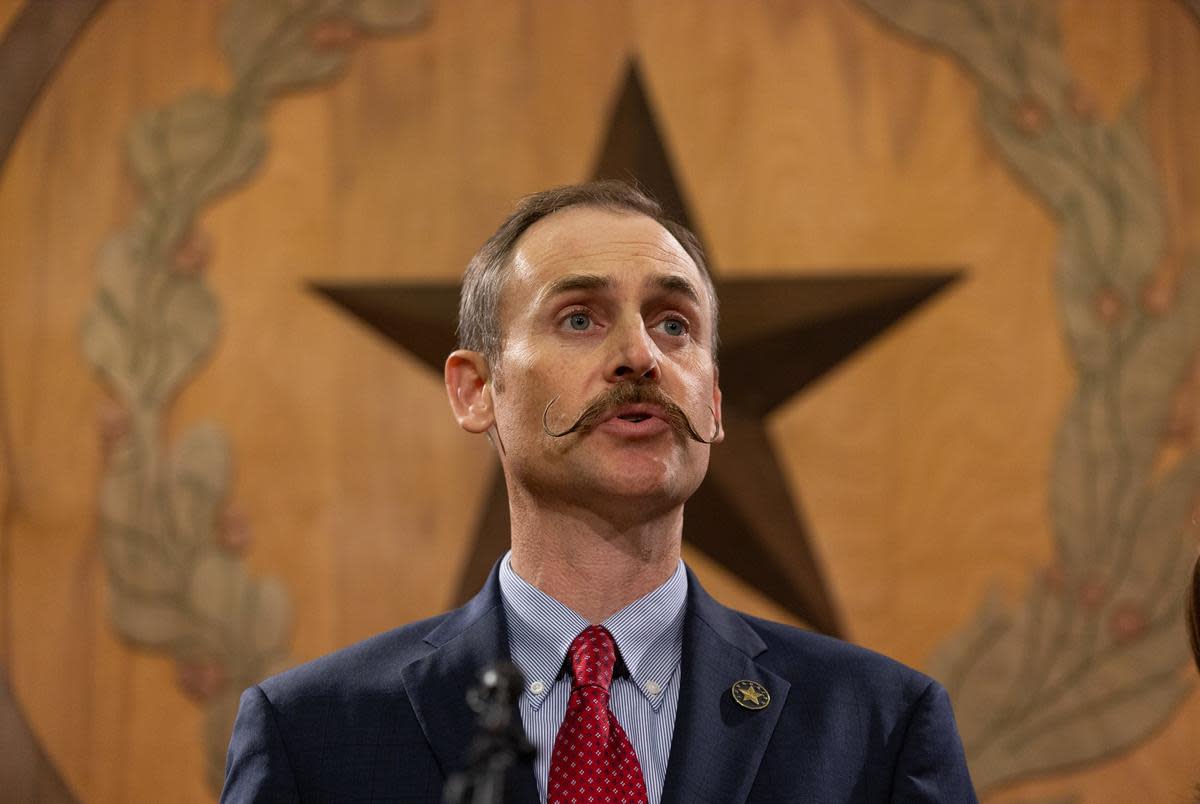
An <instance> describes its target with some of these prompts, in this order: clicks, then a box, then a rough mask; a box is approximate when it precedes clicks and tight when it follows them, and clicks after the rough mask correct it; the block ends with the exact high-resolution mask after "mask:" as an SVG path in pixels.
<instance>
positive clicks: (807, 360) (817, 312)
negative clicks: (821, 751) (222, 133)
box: [314, 62, 958, 635]
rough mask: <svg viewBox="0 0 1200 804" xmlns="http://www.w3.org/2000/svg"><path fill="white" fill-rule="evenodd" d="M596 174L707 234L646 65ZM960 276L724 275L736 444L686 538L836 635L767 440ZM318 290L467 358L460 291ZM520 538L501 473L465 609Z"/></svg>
mask: <svg viewBox="0 0 1200 804" xmlns="http://www.w3.org/2000/svg"><path fill="white" fill-rule="evenodd" d="M593 176H594V177H596V178H619V179H627V180H628V179H634V180H636V181H637V183H638V184H640V185H641V186H642V187H643V188H645V189H647V190H648V191H649V192H650V194H651V195H653V196H654V197H655V198H657V199H658V200H659V202H660V203H662V205H663V207H664V208H665V209H666V211H667V212H668V214H670V215H671V216H672V217H674V218H675V219H676V220H679V221H680V222H682V223H684V224H685V225H687V226H688V227H689V228H690V229H692V231H697V229H696V227H695V226H694V225H693V224H692V218H691V215H690V214H689V211H688V205H687V204H686V203H685V201H684V199H683V196H682V194H681V191H680V189H679V184H678V183H677V182H676V180H675V173H674V170H673V169H672V165H671V160H670V158H669V156H668V154H667V150H666V148H665V146H664V144H663V141H662V139H661V137H660V136H659V132H658V127H657V125H656V124H655V120H654V113H653V111H652V109H651V106H650V104H649V102H648V100H647V96H646V92H645V89H644V86H643V83H642V80H641V77H640V74H639V71H638V66H637V64H636V62H633V63H631V64H630V67H629V70H628V73H627V76H626V79H625V82H624V86H623V89H622V91H621V93H620V95H619V97H618V99H617V102H616V103H615V105H614V110H613V114H612V116H611V120H610V124H609V128H608V133H607V136H606V139H605V143H604V146H603V147H602V149H601V152H600V155H599V158H598V159H597V162H596V168H595V171H594V172H593ZM534 189H540V188H530V190H534ZM697 235H698V236H700V233H699V232H697ZM714 273H715V274H717V273H718V272H714ZM957 276H958V272H957V271H951V272H946V271H941V272H933V271H919V272H912V273H908V274H903V275H900V274H896V273H888V274H886V275H857V276H848V275H845V274H837V275H815V274H813V273H811V272H804V273H803V274H800V273H799V272H798V273H797V275H795V276H789V277H784V278H769V279H753V278H728V279H725V278H721V277H720V276H719V275H716V276H714V280H715V284H716V289H717V295H718V296H719V297H720V300H721V342H722V347H721V358H720V359H721V388H722V392H723V395H724V402H723V409H724V425H725V430H726V433H727V435H726V439H725V442H724V443H723V444H721V445H720V446H718V447H715V448H714V449H713V452H712V457H711V459H710V463H709V470H708V476H707V477H706V479H705V480H704V482H703V484H702V485H701V486H700V489H699V490H698V491H697V492H696V494H695V495H694V496H693V497H692V499H691V500H690V501H689V502H688V504H687V510H686V516H685V518H684V533H683V535H684V539H685V540H687V541H688V542H689V543H690V544H691V545H692V546H693V547H695V548H697V549H699V550H701V551H703V552H704V553H705V554H707V555H708V556H709V557H711V558H712V559H714V560H716V561H717V562H719V563H720V564H722V565H723V566H724V567H725V568H726V569H727V570H728V571H730V572H732V573H733V574H734V575H736V576H738V577H739V578H741V579H742V580H743V581H745V582H746V583H747V584H749V585H750V586H752V587H754V588H756V589H757V590H759V591H760V592H761V593H762V594H764V595H765V596H767V597H768V598H770V599H771V600H773V601H775V602H776V603H778V604H779V605H781V606H782V607H784V608H785V609H787V610H789V611H791V612H793V613H794V614H796V615H797V616H798V617H800V618H802V619H803V620H805V621H806V622H808V623H809V624H811V625H812V627H814V628H816V629H817V630H820V631H823V632H825V633H827V634H833V635H842V634H844V629H843V625H842V622H841V618H840V616H839V614H838V611H837V607H836V605H835V603H834V601H833V597H832V595H831V594H830V592H829V588H828V586H827V584H826V582H825V577H824V574H823V573H822V571H821V569H820V564H819V562H818V560H817V557H816V556H815V555H814V553H813V549H812V546H811V544H810V542H809V539H808V528H807V526H806V524H805V522H804V519H803V516H802V515H801V514H800V512H799V510H798V506H797V505H796V504H794V503H793V500H792V497H791V494H790V493H789V490H788V482H787V480H786V479H785V476H784V473H783V471H782V468H781V466H780V463H779V458H778V456H777V455H776V453H775V449H774V446H773V445H772V443H771V440H770V438H769V436H768V435H767V430H766V418H767V416H768V415H769V414H770V413H771V412H772V411H774V410H775V409H776V408H778V407H780V406H781V405H783V404H784V403H786V402H788V401H789V400H791V399H792V398H793V397H794V396H795V395H796V394H797V393H799V392H800V391H801V390H802V389H804V388H805V387H806V386H808V385H809V384H810V383H812V382H814V381H815V380H817V379H818V378H820V377H822V376H824V375H825V374H826V372H828V371H829V370H831V369H832V368H834V367H835V366H837V365H838V364H839V363H841V362H842V361H843V360H845V359H846V358H847V357H849V356H850V355H851V354H853V353H854V352H856V351H858V349H860V348H861V347H863V346H864V345H866V344H867V343H869V342H870V341H871V340H872V339H874V338H875V337H876V336H877V335H879V334H880V333H881V332H883V331H884V330H886V329H887V328H888V327H889V326H891V325H892V324H893V323H895V322H896V321H898V320H899V319H901V318H902V317H904V316H905V315H906V314H907V313H909V312H911V311H912V310H913V309H915V308H916V307H918V306H920V305H921V304H922V303H923V302H925V301H926V300H928V299H929V298H931V297H932V296H934V295H935V294H937V293H938V292H939V291H941V290H943V289H944V288H945V287H946V286H947V285H948V284H950V283H951V282H953V281H954V280H955V279H956V278H957ZM314 287H315V289H316V290H317V291H318V292H320V293H322V294H324V295H325V296H326V297H328V298H329V299H331V300H332V301H334V302H336V303H337V304H338V305H340V306H341V307H343V308H344V309H345V310H347V311H348V312H350V313H351V314H353V315H354V316H356V317H358V318H359V319H361V320H362V321H364V322H366V323H367V324H369V325H370V326H371V327H373V328H374V329H376V330H377V331H378V332H379V333H381V334H382V335H383V336H384V337H386V338H388V339H389V340H391V341H392V342H394V343H395V344H397V345H398V346H400V347H401V348H403V349H405V350H407V351H408V352H410V353H412V354H413V355H414V356H416V357H418V358H420V359H421V360H422V361H423V362H425V363H426V364H427V365H428V366H429V367H430V369H432V370H433V371H435V372H437V374H438V376H441V372H442V364H443V362H444V361H445V359H446V355H448V354H449V353H450V352H451V351H453V349H454V348H455V337H454V329H455V322H456V317H457V313H458V284H457V283H453V284H449V283H436V284H418V283H413V282H404V283H399V282H382V283H381V282H363V283H344V282H341V283H336V284H333V283H316V284H315V285H314ZM508 541H509V520H508V500H507V496H506V493H505V488H504V478H503V476H502V475H501V473H500V472H499V470H498V468H497V469H496V470H495V471H494V477H493V480H492V484H491V490H490V492H489V493H488V495H487V499H486V500H485V501H484V504H483V509H482V513H481V514H480V517H479V520H478V525H477V527H476V530H475V546H474V547H473V548H472V549H471V550H469V551H468V556H469V558H468V560H467V566H466V567H465V568H464V569H463V572H462V575H461V576H460V580H459V597H460V599H463V600H465V599H467V598H469V597H470V596H471V595H473V594H475V592H476V591H477V590H478V589H479V587H480V586H481V585H482V584H483V581H484V580H485V579H486V577H487V573H488V571H489V570H490V569H491V567H492V565H493V564H494V563H495V561H496V559H497V558H498V557H499V556H500V555H501V554H502V553H503V552H504V550H505V549H507V547H508Z"/></svg>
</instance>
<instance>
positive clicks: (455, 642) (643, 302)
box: [223, 182, 975, 804]
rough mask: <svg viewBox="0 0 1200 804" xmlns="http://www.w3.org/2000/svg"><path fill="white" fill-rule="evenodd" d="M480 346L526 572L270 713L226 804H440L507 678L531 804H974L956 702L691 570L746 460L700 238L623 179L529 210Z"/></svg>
mask: <svg viewBox="0 0 1200 804" xmlns="http://www.w3.org/2000/svg"><path fill="white" fill-rule="evenodd" d="M459 335H460V345H461V346H462V347H463V348H461V349H459V350H458V351H456V352H454V353H453V354H452V355H450V357H449V359H448V360H447V361H446V371H445V378H446V389H447V392H448V394H449V397H450V405H451V407H452V408H453V411H454V415H455V417H456V418H457V419H458V423H459V425H460V426H461V427H462V428H463V429H465V430H467V431H469V432H472V433H484V434H487V436H488V438H489V439H490V440H491V442H492V444H493V446H494V447H495V449H496V452H497V454H498V455H499V458H500V463H501V466H502V467H503V471H504V477H505V481H506V483H507V486H508V498H509V507H510V512H511V521H512V550H511V552H510V553H509V554H508V555H506V556H505V557H504V558H503V559H502V560H501V562H500V563H499V564H498V565H497V567H496V569H495V570H494V571H493V573H492V576H491V578H490V580H489V581H488V583H487V585H486V586H485V587H484V589H483V591H482V592H480V594H479V595H478V596H477V597H476V598H475V599H474V600H472V601H471V602H470V603H468V604H467V605H466V606H465V607H463V608H461V609H458V610H457V611H454V612H450V613H449V614H445V615H441V616H439V617H435V618H433V619H431V620H427V621H424V622H419V623H414V624H412V625H408V626H405V627H403V628H399V629H397V630H395V631H392V632H390V633H387V634H383V635H380V636H377V637H375V638H373V639H369V640H367V641H366V642H363V643H360V644H358V645H355V646H353V647H350V648H347V649H345V650H343V651H340V652H338V653H335V654H333V655H331V656H327V657H325V658H323V659H319V660H317V661H315V662H312V663H310V664H307V665H304V666H302V667H299V668H296V669H294V670H291V671H289V672H287V673H284V674H282V675H280V676H278V677H275V678H272V679H269V680H267V681H265V682H263V683H262V684H260V685H258V686H256V687H253V688H251V689H250V690H248V691H246V693H245V694H244V695H243V696H242V703H241V709H240V711H239V714H238V720H237V724H236V726H235V730H234V735H233V740H232V742H231V744H230V749H229V760H228V765H227V778H226V787H225V793H224V795H223V800H225V801H231V802H243V801H350V800H354V801H429V802H434V801H437V800H438V798H439V795H440V790H441V787H442V785H443V783H444V780H445V778H446V776H447V775H448V774H450V773H453V772H454V771H456V770H458V769H461V768H463V767H464V766H465V765H466V762H467V748H468V743H469V739H470V735H471V732H472V728H473V715H472V712H471V711H470V709H469V708H468V707H467V705H466V703H465V702H464V698H463V695H464V691H465V690H466V689H467V688H468V687H469V686H471V685H472V684H473V682H474V680H475V678H476V677H477V675H478V673H479V672H480V670H481V669H482V668H485V667H487V666H489V665H491V664H492V663H494V662H496V661H497V660H503V659H508V658H510V657H511V658H512V660H513V661H514V662H515V663H516V664H517V665H518V667H520V669H521V670H522V671H523V673H524V675H525V677H526V679H527V681H528V684H527V686H526V688H525V691H524V693H523V694H522V695H521V697H520V701H519V708H520V716H521V722H522V723H523V724H524V726H525V730H526V732H527V733H528V734H529V736H530V738H531V740H532V741H533V743H534V744H535V746H536V747H537V749H538V752H537V758H536V760H535V762H534V766H533V768H532V770H530V769H528V768H518V769H517V770H516V771H515V772H513V773H512V774H511V775H510V779H509V788H508V793H509V795H508V799H507V800H510V801H522V802H525V801H529V802H532V801H538V800H540V801H543V802H545V801H550V802H554V803H555V804H557V802H570V801H593V800H595V801H618V802H648V804H659V803H660V802H663V803H664V804H665V803H666V802H689V803H691V802H711V803H712V804H730V803H731V802H768V801H769V802H797V801H811V802H848V801H864V802H867V801H904V802H909V801H913V802H916V801H929V802H933V801H937V802H970V801H974V800H975V795H974V792H973V790H972V787H971V782H970V778H969V776H968V773H967V769H966V764H965V759H964V757H963V752H962V747H961V744H960V741H959V738H958V734H957V731H956V729H955V726H954V720H953V715H952V714H951V710H950V704H949V701H948V700H947V696H946V694H945V692H944V691H943V690H942V688H941V687H940V686H939V685H938V684H937V683H936V682H934V681H932V680H931V679H929V678H927V677H925V676H922V675H920V674H919V673H916V672H915V671H912V670H909V669H908V668H905V667H903V666H902V665H899V664H897V663H895V662H893V661H891V660H889V659H886V658H884V657H882V656H879V655H877V654H874V653H871V652H869V651H866V650H863V649H861V648H856V647H853V646H850V645H846V644H844V643H841V642H839V641H837V640H834V639H830V638H827V637H823V636H819V635H815V634H810V633H807V632H804V631H802V630H799V629H796V628H791V627H788V626H784V625H779V624H776V623H770V622H766V621H763V620H759V619H757V618H754V617H749V616H747V615H743V614H739V613H737V612H734V611H731V610H729V609H726V608H724V607H723V606H721V605H720V604H718V603H716V602H715V601H713V600H712V598H710V597H709V596H708V595H707V594H706V593H705V592H704V590H703V589H702V588H701V587H700V585H699V583H698V582H697V581H696V578H695V577H694V576H693V575H692V574H691V573H690V572H689V571H687V570H686V568H685V567H684V566H683V563H682V561H681V560H680V540H681V534H682V527H683V509H684V503H685V502H686V501H687V499H688V497H690V496H691V494H692V493H693V492H694V491H695V490H696V488H697V487H698V486H699V484H700V482H701V480H702V479H703V477H704V473H705V471H706V469H707V467H708V457H709V449H710V444H712V443H716V442H719V441H721V440H722V439H723V438H724V432H723V430H722V428H721V391H720V386H719V384H718V376H717V375H718V371H717V360H716V344H717V299H716V295H715V293H714V291H713V285H712V280H711V278H710V276H709V274H708V270H707V267H706V266H705V263H704V257H703V255H702V253H701V250H700V248H699V246H698V245H697V243H696V240H695V238H694V237H693V236H692V235H691V234H690V233H688V232H687V231H686V230H685V229H683V228H682V227H680V226H679V225H678V224H675V223H672V222H671V221H668V220H666V219H665V218H663V216H662V214H661V211H660V210H659V208H658V206H657V205H656V204H655V203H654V202H652V201H651V200H649V199H647V198H646V197H645V196H643V195H641V194H640V193H638V192H637V191H635V190H633V189H630V188H628V187H626V186H625V185H623V184H619V183H615V182H599V183H593V184H588V185H582V186H575V187H565V188H560V189H557V190H551V191H548V192H545V193H539V194H537V195H534V196H530V197H529V198H527V199H525V200H524V201H523V202H522V203H521V205H520V206H519V207H518V209H517V211H516V212H515V213H514V214H513V215H512V216H511V217H510V218H509V219H508V220H507V221H506V222H505V223H504V224H503V225H502V226H501V227H500V229H499V230H498V231H497V232H496V234H495V235H493V236H492V238H491V239H490V240H489V241H488V242H487V243H486V244H485V245H484V247H483V248H482V249H481V251H480V252H479V254H477V255H476V256H475V258H474V259H473V260H472V262H471V264H470V266H469V267H468V269H467V273H466V277H465V279H464V283H463V291H462V302H461V307H460V315H459ZM729 538H731V539H736V538H738V535H737V534H735V533H731V534H730V535H729Z"/></svg>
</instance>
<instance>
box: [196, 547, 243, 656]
mask: <svg viewBox="0 0 1200 804" xmlns="http://www.w3.org/2000/svg"><path fill="white" fill-rule="evenodd" d="M249 584H250V579H249V577H248V576H247V575H246V570H245V568H244V567H243V566H242V563H241V562H240V561H239V560H238V559H237V558H236V557H235V556H231V555H229V554H228V553H226V552H224V551H222V550H218V549H217V548H216V547H215V546H214V547H212V548H209V549H207V550H204V551H202V552H201V554H200V556H199V558H198V559H197V561H196V564H195V567H194V568H193V570H192V579H191V583H190V584H189V585H188V591H187V600H188V608H189V609H191V611H193V612H195V613H196V615H197V616H198V617H200V618H201V619H202V620H203V621H204V622H205V623H206V625H207V630H208V631H210V632H211V633H210V638H211V639H214V640H216V641H217V644H215V645H213V646H211V647H214V648H216V649H217V650H220V644H219V643H220V642H221V641H223V640H224V639H225V638H226V637H227V636H229V635H232V634H236V633H238V632H239V631H241V630H242V629H240V628H239V627H238V626H240V625H241V624H242V623H241V614H242V610H243V601H244V599H245V596H246V591H247V587H248V586H249Z"/></svg>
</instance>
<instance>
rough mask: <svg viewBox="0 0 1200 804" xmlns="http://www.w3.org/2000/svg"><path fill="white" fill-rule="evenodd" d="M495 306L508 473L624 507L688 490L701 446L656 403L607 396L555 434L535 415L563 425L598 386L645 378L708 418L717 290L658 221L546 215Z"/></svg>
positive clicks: (708, 432) (713, 390) (703, 454)
mask: <svg viewBox="0 0 1200 804" xmlns="http://www.w3.org/2000/svg"><path fill="white" fill-rule="evenodd" d="M500 316H501V324H502V329H503V332H504V345H503V348H502V352H501V355H500V360H499V365H498V367H497V374H498V375H499V376H498V378H496V379H497V380H498V382H495V383H493V385H492V389H491V392H492V403H493V406H492V411H493V414H494V418H495V427H496V431H497V434H498V436H499V440H500V443H501V445H502V458H501V459H502V461H503V463H504V465H505V471H506V473H507V474H508V476H509V481H510V484H511V483H512V482H514V481H515V482H516V483H518V484H520V485H521V486H522V487H523V488H524V489H527V490H528V491H529V493H530V494H531V495H532V496H533V498H534V499H535V500H538V501H539V502H544V503H547V504H554V503H555V502H558V503H565V504H567V505H581V506H584V507H587V508H592V507H596V506H599V507H601V508H603V507H605V506H612V505H626V506H628V508H629V512H630V513H631V514H634V513H635V511H640V510H644V509H645V508H646V506H649V507H650V508H651V509H662V510H663V511H666V510H669V509H670V508H672V507H675V506H677V505H679V504H682V503H683V502H684V501H685V500H686V499H687V498H688V497H689V496H691V494H692V492H694V491H695V489H696V487H697V486H699V484H700V481H701V480H702V479H703V477H704V473H705V471H706V470H707V468H708V453H709V447H708V445H707V444H701V443H697V442H695V441H693V440H690V439H686V438H682V437H680V435H679V434H678V433H677V432H676V431H675V430H673V429H672V428H671V427H670V426H669V425H668V424H667V423H666V421H665V420H664V418H663V417H660V415H659V414H660V413H661V412H662V411H661V409H659V408H656V407H655V406H654V405H647V404H627V405H623V406H620V407H618V408H616V409H609V410H607V411H606V413H605V414H604V415H602V416H601V417H600V422H599V423H598V424H596V425H595V426H593V427H590V428H586V429H584V430H582V431H580V432H576V433H572V434H570V435H566V436H563V437H559V438H555V437H552V436H550V435H547V433H546V432H545V430H544V428H543V417H544V418H545V424H546V425H547V426H548V427H549V429H550V430H551V431H555V432H557V431H561V430H563V429H566V428H567V427H569V426H570V425H571V424H572V423H573V422H574V421H575V420H576V418H577V417H578V416H579V413H580V411H581V410H583V408H584V407H585V406H586V405H587V404H588V403H589V402H591V401H592V400H594V399H596V398H597V397H598V396H601V395H603V394H604V393H605V392H607V391H611V390H612V389H613V388H614V387H615V386H617V385H622V384H630V383H637V382H640V383H644V384H647V385H653V386H657V388H658V389H660V390H661V391H662V392H664V393H665V394H666V396H667V397H668V398H669V399H670V400H671V401H673V402H674V403H675V404H676V405H678V406H679V407H680V408H681V409H682V410H683V412H684V413H685V414H686V415H687V417H688V418H689V419H690V420H691V422H692V424H693V426H694V427H695V429H696V430H697V431H698V432H699V433H701V434H702V435H703V436H704V437H705V438H711V437H712V436H713V434H714V432H716V431H717V429H718V422H719V417H720V410H721V394H720V390H719V388H718V386H717V372H716V366H715V363H714V360H713V354H712V340H713V332H712V326H713V320H712V319H713V308H712V299H711V298H710V297H709V294H708V289H707V286H706V284H705V282H704V280H703V278H702V277H701V275H700V271H699V269H698V268H697V267H696V265H695V263H693V262H692V260H691V258H690V257H688V255H687V253H686V252H685V251H684V250H683V248H682V247H681V246H680V245H679V243H678V242H677V241H676V240H675V239H674V238H673V237H672V236H671V235H670V234H669V233H668V232H667V231H666V230H665V229H663V228H662V227H661V226H660V225H659V224H657V223H656V222H654V221H653V220H652V219H650V218H647V217H645V216H643V215H638V214H635V213H628V212H613V211H608V210H603V209H597V208H592V207H583V206H580V207H572V208H569V209H566V210H563V211H560V212H557V213H554V214H552V215H550V216H548V217H546V218H543V219H542V220H541V221H539V222H538V223H536V224H534V225H533V226H532V227H530V228H529V229H528V230H527V231H526V232H525V233H524V235H522V237H521V238H520V240H519V241H518V242H517V247H516V249H515V251H514V254H513V260H512V268H511V272H510V274H509V277H508V279H507V281H506V283H505V286H504V291H503V295H502V298H501V308H500ZM493 376H494V377H495V375H493ZM551 403H553V404H551ZM547 405H550V409H549V412H548V413H547V411H546V408H547ZM652 512H653V510H651V511H648V512H647V513H652Z"/></svg>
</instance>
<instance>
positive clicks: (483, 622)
mask: <svg viewBox="0 0 1200 804" xmlns="http://www.w3.org/2000/svg"><path fill="white" fill-rule="evenodd" d="M497 566H499V565H497ZM425 641H426V642H428V643H429V644H430V645H432V646H433V647H434V650H433V651H431V652H430V653H429V654H427V655H426V656H424V657H422V658H421V659H418V660H417V661H415V662H412V663H411V664H409V665H408V666H406V667H405V668H404V669H403V670H402V671H401V677H402V678H403V680H404V687H405V690H406V691H407V692H408V696H409V700H410V702H411V703H412V707H413V711H414V712H415V713H416V716H417V720H418V722H419V723H420V724H421V729H422V730H423V731H424V732H425V738H426V739H427V740H428V741H429V745H430V746H431V747H432V749H433V752H434V755H435V756H436V757H437V760H438V764H439V765H440V766H441V770H442V774H443V775H444V776H447V777H449V775H450V774H452V773H455V772H457V771H460V770H462V769H464V768H466V767H467V764H468V761H469V749H470V746H471V739H472V736H473V735H474V734H475V713H474V712H473V711H472V710H471V708H470V707H469V706H468V705H467V700H466V695H467V690H469V689H470V688H471V687H473V686H475V684H476V683H477V682H478V680H479V674H480V673H481V672H482V671H483V670H484V668H486V667H488V666H489V665H492V664H494V663H495V662H497V661H501V660H503V661H510V656H509V650H508V629H507V626H506V624H505V620H504V607H503V606H502V605H501V603H500V588H499V582H498V581H497V576H496V570H495V569H493V571H492V574H491V576H490V577H489V578H488V582H487V584H485V585H484V587H483V590H482V591H481V592H480V593H479V594H478V595H476V596H475V597H474V599H472V600H471V601H470V602H469V603H467V605H465V606H463V607H462V608H460V609H457V610H455V611H454V612H451V614H450V615H449V616H448V617H447V618H446V619H445V620H444V621H443V622H442V623H441V624H440V625H439V626H438V627H437V628H435V629H434V630H433V631H431V632H430V633H429V635H428V636H426V637H425ZM513 716H514V717H515V718H517V722H518V723H519V722H520V718H521V715H520V712H519V711H514V713H513ZM509 791H510V793H511V795H512V796H514V797H515V798H514V799H513V800H516V801H537V785H536V782H535V781H534V777H533V769H532V767H526V768H524V769H518V770H517V771H516V772H514V773H512V774H510V779H509Z"/></svg>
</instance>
